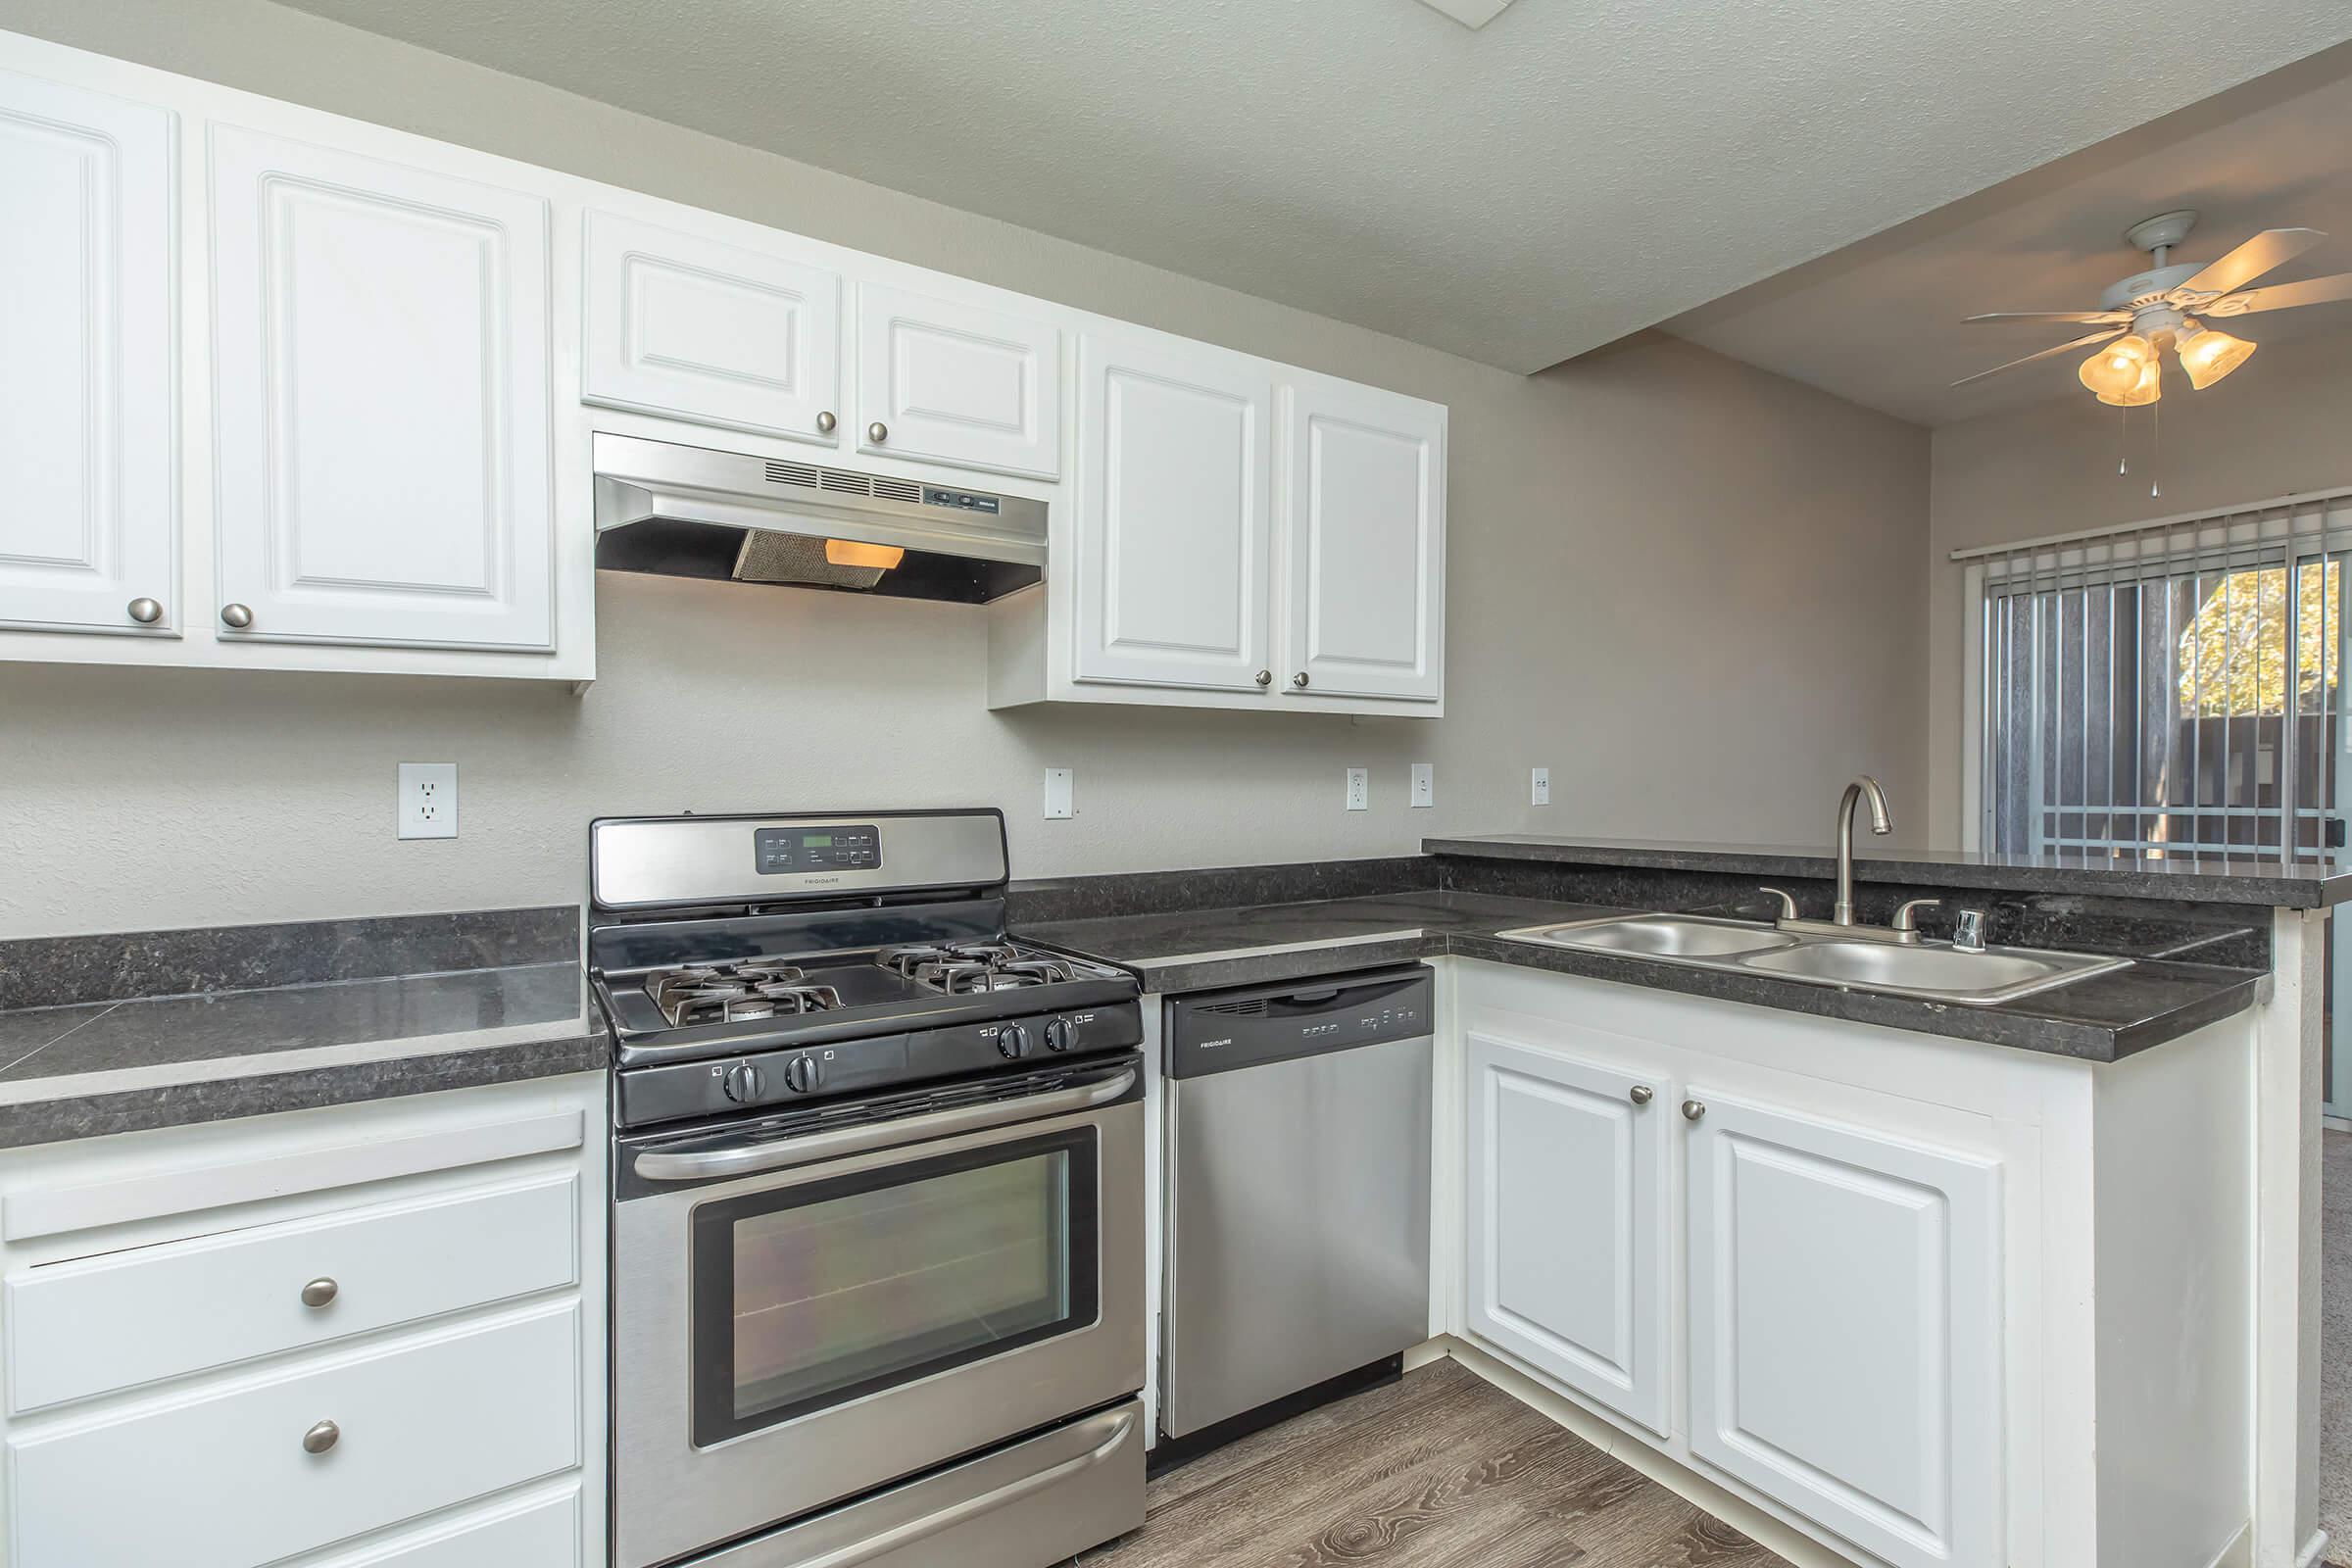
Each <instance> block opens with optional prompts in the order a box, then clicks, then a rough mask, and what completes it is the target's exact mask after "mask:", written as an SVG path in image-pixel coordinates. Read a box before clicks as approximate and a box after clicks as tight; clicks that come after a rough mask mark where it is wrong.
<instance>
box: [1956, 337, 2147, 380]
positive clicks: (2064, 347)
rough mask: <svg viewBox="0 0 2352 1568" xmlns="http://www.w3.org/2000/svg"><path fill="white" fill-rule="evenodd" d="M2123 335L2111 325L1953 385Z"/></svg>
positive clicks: (1997, 366)
mask: <svg viewBox="0 0 2352 1568" xmlns="http://www.w3.org/2000/svg"><path fill="white" fill-rule="evenodd" d="M2123 335H2124V329H2123V328H2122V327H2120V326H2111V327H2109V328H2108V329H2107V330H2106V331H2104V332H2091V333H2087V334H2085V335H2084V336H2082V337H2079V338H2076V339H2075V340H2074V341H2073V342H2071V343H2057V344H2053V345H2051V346H2050V347H2049V348H2046V349H2043V350H2042V351H2041V352H2040V353H2039V354H2029V355H2027V356H2026V357H2025V358H2024V359H2022V360H2011V361H2010V362H2009V363H2008V364H2007V365H1996V366H1994V367H1993V368H1991V369H1989V370H1979V371H1978V372H1977V373H1976V374H1974V375H1964V376H1962V377H1961V378H1960V379H1959V380H1957V381H1954V382H1953V383H1952V385H1954V386H1966V385H1968V383H1969V382H1971V381H1982V380H1984V379H1985V377H1986V376H1988V375H1998V374H2000V373H2001V372H2002V371H2003V370H2014V369H2016V368H2018V367H2019V366H2021V365H2032V364H2033V363H2034V361H2035V360H2046V359H2048V358H2049V357H2050V356H2051V355H2053V354H2064V353H2067V352H2068V351H2070V350H2073V349H2086V348H2088V347H2090V346H2091V345H2092V344H2093V343H2104V342H2106V341H2107V340H2108V339H2109V338H2111V337H2122V336H2123Z"/></svg>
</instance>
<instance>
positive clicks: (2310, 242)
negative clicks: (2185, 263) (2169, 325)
mask: <svg viewBox="0 0 2352 1568" xmlns="http://www.w3.org/2000/svg"><path fill="white" fill-rule="evenodd" d="M2326 238H2327V235H2325V234H2323V233H2321V232H2320V231H2319V230H2318V229H2316V228H2266V229H2264V230H2263V231H2262V232H2261V233H2259V234H2257V235H2255V236H2254V237H2253V238H2252V239H2250V240H2248V241H2246V242H2245V243H2244V244H2243V245H2240V246H2239V247H2238V248H2237V249H2235V250H2233V251H2231V252H2230V253H2229V255H2227V256H2225V257H2223V258H2222V259H2221V260H2220V261H2218V262H2214V263H2211V264H2210V265H2208V266H2207V267H2206V269H2205V270H2203V271H2201V272H2199V273H2198V274H2197V275H2196V276H2194V277H2192V278H2190V279H2188V281H2186V282H2184V283H2182V284H2181V285H2180V287H2179V288H2176V289H2174V290H2173V291H2172V292H2173V293H2174V294H2175V295H2181V294H2227V293H2229V292H2230V291H2231V290H2233V289H2238V288H2243V287H2244V286H2245V285H2246V284H2248V283H2251V282H2253V281H2254V279H2256V278H2258V277H2260V276H2261V275H2262V274H2263V273H2265V272H2267V271H2269V270H2271V269H2272V268H2274V267H2284V266H2285V265H2286V264H2287V263H2289V262H2291V261H2293V260H2294V259H2295V258H2296V257H2298V256H2300V255H2302V254H2303V253H2304V252H2305V251H2307V250H2309V249H2311V248H2312V247H2313V246H2314V245H2317V244H2318V243H2319V242H2320V241H2322V240H2324V239H2326Z"/></svg>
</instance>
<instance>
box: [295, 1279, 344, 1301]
mask: <svg viewBox="0 0 2352 1568" xmlns="http://www.w3.org/2000/svg"><path fill="white" fill-rule="evenodd" d="M342 1289H343V1287H341V1286H340V1285H337V1284H336V1283H335V1282H334V1281H333V1280H330V1279H328V1278H326V1277H325V1276H323V1275H321V1276H320V1277H319V1278H318V1279H315V1280H313V1281H311V1283H310V1284H308V1285H305V1286H304V1287H303V1288H302V1304H303V1305H305V1306H324V1305H326V1304H327V1303H328V1302H329V1301H332V1300H333V1299H335V1297H336V1296H337V1295H338V1294H340V1292H341V1291H342Z"/></svg>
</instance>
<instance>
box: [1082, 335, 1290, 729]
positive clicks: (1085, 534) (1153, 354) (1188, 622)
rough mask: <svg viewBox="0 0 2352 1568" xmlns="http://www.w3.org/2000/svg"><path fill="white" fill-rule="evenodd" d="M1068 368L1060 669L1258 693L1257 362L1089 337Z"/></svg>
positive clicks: (1158, 342)
mask: <svg viewBox="0 0 2352 1568" xmlns="http://www.w3.org/2000/svg"><path fill="white" fill-rule="evenodd" d="M1078 367H1079V368H1078V387H1079V391H1078V401H1079V412H1078V424H1079V431H1078V466H1079V474H1078V484H1077V493H1078V517H1077V526H1076V527H1075V528H1074V529H1073V530H1072V532H1071V538H1072V541H1073V543H1074V544H1075V545H1076V547H1077V551H1076V554H1077V558H1078V559H1077V561H1076V562H1075V563H1074V567H1075V572H1074V575H1075V593H1076V597H1077V606H1076V609H1077V614H1076V616H1075V618H1074V622H1073V624H1074V626H1075V628H1076V637H1077V646H1076V649H1075V651H1074V653H1075V657H1074V660H1073V662H1072V668H1073V672H1074V673H1075V675H1076V677H1077V678H1078V679H1080V680H1099V681H1133V682H1139V683H1144V684H1150V685H1159V686H1188V687H1196V688H1203V689H1208V690H1216V691H1242V692H1250V691H1258V690H1262V689H1263V688H1264V687H1265V686H1266V684H1267V683H1268V682H1270V681H1271V680H1272V679H1273V676H1272V674H1271V665H1270V663H1269V652H1270V651H1269V649H1268V646H1267V620H1268V606H1269V593H1270V590H1269V585H1268V577H1269V568H1270V566H1271V564H1272V549H1273V512H1272V507H1271V505H1270V502H1271V489H1272V483H1271V480H1270V478H1269V476H1268V464H1267V451H1266V440H1267V429H1268V425H1269V422H1270V412H1269V411H1270V410H1271V408H1272V404H1273V383H1272V380H1271V379H1270V377H1269V376H1268V374H1267V371H1266V367H1264V366H1263V365H1260V364H1259V363H1257V362H1256V361H1254V360H1249V359H1245V358H1244V357H1242V356H1240V355H1231V354H1225V353H1222V352H1220V351H1217V350H1214V349H1207V348H1203V347H1201V346H1200V345H1198V344H1189V343H1183V342H1179V341H1177V340H1175V339H1167V338H1159V339H1148V338H1140V337H1139V338H1128V337H1125V336H1119V337H1115V338H1114V337H1112V336H1110V335H1109V334H1107V333H1093V332H1090V333H1087V334H1085V335H1084V336H1082V337H1081V338H1080V340H1079V345H1078Z"/></svg>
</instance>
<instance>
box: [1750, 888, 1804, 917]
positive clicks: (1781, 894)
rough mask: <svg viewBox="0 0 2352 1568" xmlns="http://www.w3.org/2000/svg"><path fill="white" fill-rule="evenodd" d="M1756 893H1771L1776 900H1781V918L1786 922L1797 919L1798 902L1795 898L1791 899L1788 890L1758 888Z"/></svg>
mask: <svg viewBox="0 0 2352 1568" xmlns="http://www.w3.org/2000/svg"><path fill="white" fill-rule="evenodd" d="M1756 891H1757V892H1758V893H1769V894H1771V895H1772V896H1773V897H1774V898H1776V899H1778V900H1780V901H1781V916H1780V917H1781V918H1782V919H1784V920H1793V919H1795V918H1796V900H1795V899H1794V898H1792V897H1790V896H1789V890H1788V889H1786V888H1758V889H1756Z"/></svg>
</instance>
